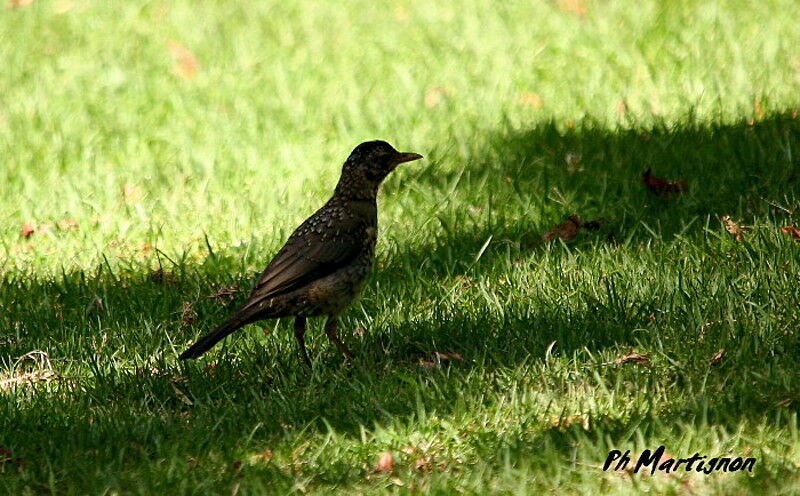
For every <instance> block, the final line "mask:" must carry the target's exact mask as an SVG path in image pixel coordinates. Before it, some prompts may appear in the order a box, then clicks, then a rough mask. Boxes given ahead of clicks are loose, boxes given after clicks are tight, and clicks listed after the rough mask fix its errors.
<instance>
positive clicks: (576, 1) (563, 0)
mask: <svg viewBox="0 0 800 496" xmlns="http://www.w3.org/2000/svg"><path fill="white" fill-rule="evenodd" d="M558 6H559V7H561V8H562V9H564V10H566V11H567V12H572V13H573V14H578V15H579V16H583V15H584V14H586V2H584V1H583V0H558Z"/></svg>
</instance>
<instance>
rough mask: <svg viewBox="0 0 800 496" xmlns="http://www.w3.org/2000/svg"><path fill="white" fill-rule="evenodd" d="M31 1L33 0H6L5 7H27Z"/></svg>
mask: <svg viewBox="0 0 800 496" xmlns="http://www.w3.org/2000/svg"><path fill="white" fill-rule="evenodd" d="M32 3H33V0H8V3H6V7H8V8H9V9H21V8H22V7H27V6H28V5H30V4H32Z"/></svg>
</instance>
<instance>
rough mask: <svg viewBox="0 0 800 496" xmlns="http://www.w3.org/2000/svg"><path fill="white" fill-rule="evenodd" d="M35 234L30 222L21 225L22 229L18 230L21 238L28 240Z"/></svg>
mask: <svg viewBox="0 0 800 496" xmlns="http://www.w3.org/2000/svg"><path fill="white" fill-rule="evenodd" d="M35 232H36V227H35V226H34V225H33V224H31V223H30V222H26V223H24V224H22V228H21V229H20V233H21V234H22V237H23V238H30V237H31V235H32V234H33V233H35Z"/></svg>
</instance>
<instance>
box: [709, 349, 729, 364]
mask: <svg viewBox="0 0 800 496" xmlns="http://www.w3.org/2000/svg"><path fill="white" fill-rule="evenodd" d="M724 356H725V348H720V349H718V350H717V351H715V352H714V354H713V355H711V357H710V358H709V359H708V361H709V363H711V365H714V364H716V363H719V361H720V360H722V358H723V357H724Z"/></svg>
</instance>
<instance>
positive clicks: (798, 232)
mask: <svg viewBox="0 0 800 496" xmlns="http://www.w3.org/2000/svg"><path fill="white" fill-rule="evenodd" d="M781 232H784V233H786V234H788V235H789V236H791V237H793V238H794V239H796V240H798V241H800V229H798V228H796V227H794V226H783V227H782V228H781Z"/></svg>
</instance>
